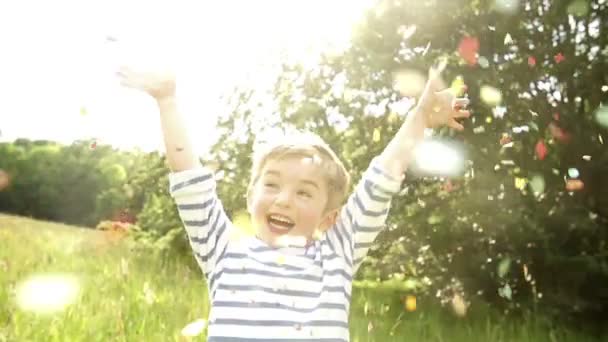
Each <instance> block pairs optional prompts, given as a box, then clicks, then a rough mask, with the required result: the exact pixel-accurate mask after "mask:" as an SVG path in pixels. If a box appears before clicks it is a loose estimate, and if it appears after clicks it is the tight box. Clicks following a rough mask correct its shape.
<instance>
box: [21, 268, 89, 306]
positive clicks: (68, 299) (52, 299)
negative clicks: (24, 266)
mask: <svg viewBox="0 0 608 342" xmlns="http://www.w3.org/2000/svg"><path fill="white" fill-rule="evenodd" d="M79 291H80V286H79V283H78V280H77V279H76V278H75V277H73V276H71V275H64V274H54V275H37V276H33V277H31V278H29V279H27V280H26V281H24V282H23V283H21V284H20V285H19V286H18V287H17V293H16V295H17V305H18V306H19V308H20V309H21V310H24V311H30V312H35V313H40V314H51V313H55V312H59V311H62V310H64V309H65V308H66V307H67V306H69V305H70V304H72V303H74V302H75V301H76V299H77V297H78V293H79Z"/></svg>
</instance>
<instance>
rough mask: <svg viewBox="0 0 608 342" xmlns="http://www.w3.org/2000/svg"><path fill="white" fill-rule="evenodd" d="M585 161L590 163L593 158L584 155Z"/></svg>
mask: <svg viewBox="0 0 608 342" xmlns="http://www.w3.org/2000/svg"><path fill="white" fill-rule="evenodd" d="M583 160H586V161H590V160H591V156H589V155H584V156H583Z"/></svg>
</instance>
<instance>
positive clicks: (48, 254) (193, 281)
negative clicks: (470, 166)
mask: <svg viewBox="0 0 608 342" xmlns="http://www.w3.org/2000/svg"><path fill="white" fill-rule="evenodd" d="M121 260H122V262H121ZM121 263H122V264H128V273H126V274H125V272H123V271H122V269H121ZM52 272H60V273H69V274H72V275H75V276H76V277H77V279H78V280H79V282H80V286H81V289H80V292H79V296H78V297H77V300H76V301H75V302H74V303H73V304H72V305H70V306H68V307H67V308H66V309H65V310H64V311H62V312H60V313H55V314H53V315H39V314H34V313H30V312H25V311H22V310H20V309H19V308H18V307H17V304H16V296H15V289H16V288H17V286H18V284H20V282H22V281H23V280H24V279H26V278H27V277H28V276H31V275H34V274H39V273H52ZM145 283H147V284H148V286H149V288H151V289H152V291H153V292H154V295H155V299H154V300H153V301H147V300H146V297H145V295H144V284H145ZM366 303H367V314H366V313H365V310H364V307H365V305H366ZM352 304H353V305H352V310H351V323H350V324H351V337H352V341H353V342H358V341H359V342H367V341H450V342H459V341H467V342H469V341H480V342H481V341H484V342H486V341H524V342H525V341H594V339H592V338H590V337H588V336H585V335H582V334H580V333H579V334H577V333H576V332H574V331H570V330H566V329H565V328H561V327H552V325H551V324H550V323H547V322H546V321H544V320H542V319H540V318H539V319H536V318H535V317H533V316H531V317H529V319H526V320H525V321H516V320H513V319H509V320H507V319H505V318H501V317H500V315H498V314H496V313H492V311H491V309H489V308H487V307H483V306H481V305H478V306H476V305H473V306H472V307H471V308H470V310H469V312H468V314H467V315H466V316H465V317H462V318H461V317H456V316H454V315H451V314H450V313H449V312H447V311H446V310H444V309H442V308H440V307H437V306H435V305H434V304H432V303H424V302H419V303H418V308H417V310H416V311H414V312H406V311H404V310H403V308H402V305H401V304H400V303H399V301H398V299H397V298H396V297H395V296H394V295H392V296H391V295H389V294H388V293H386V292H381V291H371V290H365V291H362V290H359V291H355V293H354V295H353V303H352ZM208 311H209V307H208V301H207V291H206V287H205V283H204V281H203V277H202V274H201V272H200V271H197V270H193V269H192V268H191V267H188V264H187V262H184V261H183V260H182V261H181V262H180V261H178V260H164V261H161V260H160V259H159V258H158V257H150V256H145V257H144V256H138V255H133V254H131V253H129V252H128V250H127V249H126V248H125V247H123V246H121V245H114V244H112V243H109V242H107V240H106V237H105V236H104V235H103V234H101V233H100V232H97V231H92V230H88V229H81V228H76V227H71V226H65V225H60V224H54V223H48V222H42V221H36V220H31V219H27V218H21V217H15V216H9V215H2V214H0V342H4V341H11V342H12V341H187V339H186V338H184V337H182V336H181V334H180V332H181V330H182V328H183V327H184V326H185V325H187V324H188V323H190V322H192V321H195V320H197V319H200V318H206V317H207V314H208ZM370 328H371V330H369V329H370ZM368 330H369V331H370V332H368ZM196 340H199V341H204V340H205V336H204V335H200V336H199V337H198V338H197V339H196Z"/></svg>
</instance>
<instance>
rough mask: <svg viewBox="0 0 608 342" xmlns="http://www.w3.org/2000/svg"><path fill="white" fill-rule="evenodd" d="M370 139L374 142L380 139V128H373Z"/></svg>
mask: <svg viewBox="0 0 608 342" xmlns="http://www.w3.org/2000/svg"><path fill="white" fill-rule="evenodd" d="M372 140H373V141H374V142H378V141H380V130H379V129H378V128H374V134H373V136H372Z"/></svg>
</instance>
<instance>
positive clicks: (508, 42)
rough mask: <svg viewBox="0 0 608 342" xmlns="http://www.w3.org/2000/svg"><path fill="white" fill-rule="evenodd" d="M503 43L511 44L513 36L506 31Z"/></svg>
mask: <svg viewBox="0 0 608 342" xmlns="http://www.w3.org/2000/svg"><path fill="white" fill-rule="evenodd" d="M504 44H505V45H507V44H513V38H512V37H511V34H509V33H507V34H506V35H505V41H504Z"/></svg>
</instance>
